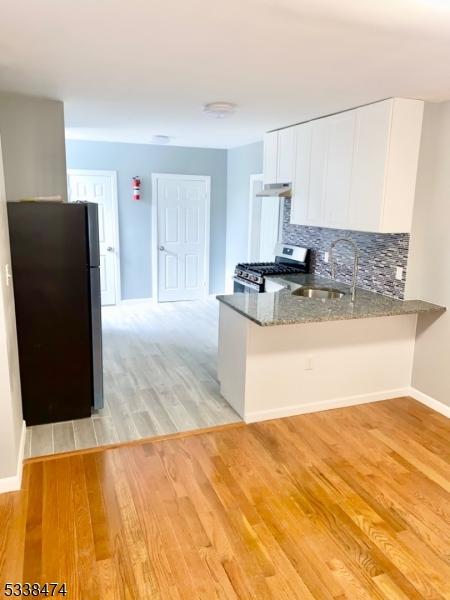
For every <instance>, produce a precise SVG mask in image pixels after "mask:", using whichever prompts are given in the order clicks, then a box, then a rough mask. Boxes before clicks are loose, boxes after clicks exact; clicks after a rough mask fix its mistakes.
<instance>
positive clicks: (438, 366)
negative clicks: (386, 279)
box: [406, 102, 450, 406]
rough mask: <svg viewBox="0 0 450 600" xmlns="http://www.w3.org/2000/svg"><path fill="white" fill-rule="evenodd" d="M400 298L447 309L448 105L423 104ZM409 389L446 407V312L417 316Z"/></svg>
mask: <svg viewBox="0 0 450 600" xmlns="http://www.w3.org/2000/svg"><path fill="white" fill-rule="evenodd" d="M406 297H407V298H419V299H421V300H428V301H430V302H435V303H437V304H441V305H444V306H446V307H447V308H448V309H450V102H445V103H441V104H426V106H425V113H424V121H423V132H422V145H421V152H420V158H419V170H418V177H417V186H416V199H415V206H414V218H413V229H412V233H411V242H410V254H409V262H408V277H407V285H406ZM412 385H413V387H415V388H416V389H418V390H419V391H421V392H422V393H424V394H426V395H428V396H431V397H432V398H434V399H435V400H438V401H440V402H442V403H444V404H446V405H449V406H450V310H448V311H447V312H446V313H445V314H444V315H443V316H441V317H439V318H438V319H436V318H434V317H429V316H428V317H426V316H421V317H420V318H419V322H418V326H417V335H416V346H415V355H414V366H413V375H412Z"/></svg>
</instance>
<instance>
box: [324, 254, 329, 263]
mask: <svg viewBox="0 0 450 600" xmlns="http://www.w3.org/2000/svg"><path fill="white" fill-rule="evenodd" d="M323 260H324V262H326V263H327V262H329V260H330V253H329V252H324V253H323Z"/></svg>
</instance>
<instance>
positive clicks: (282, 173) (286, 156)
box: [277, 127, 295, 183]
mask: <svg viewBox="0 0 450 600" xmlns="http://www.w3.org/2000/svg"><path fill="white" fill-rule="evenodd" d="M294 159H295V127H288V128H287V129H281V130H280V131H279V132H278V164H277V183H291V182H292V176H293V172H294Z"/></svg>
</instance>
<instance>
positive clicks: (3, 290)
mask: <svg viewBox="0 0 450 600" xmlns="http://www.w3.org/2000/svg"><path fill="white" fill-rule="evenodd" d="M2 164H3V163H2V160H1V145H0V492H3V491H9V490H11V489H15V488H17V486H18V485H20V473H21V452H22V447H21V436H22V433H23V420H22V402H21V395H20V378H19V359H18V353H17V335H16V320H15V311H14V295H13V287H12V284H10V285H9V286H7V285H6V277H5V265H10V264H11V256H10V252H9V232H8V218H7V213H6V198H5V186H4V176H3V166H2ZM22 441H23V440H22ZM19 463H20V464H19Z"/></svg>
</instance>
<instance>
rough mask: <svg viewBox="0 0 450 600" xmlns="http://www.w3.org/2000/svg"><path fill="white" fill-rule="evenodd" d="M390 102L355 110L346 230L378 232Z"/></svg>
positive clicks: (382, 199)
mask: <svg viewBox="0 0 450 600" xmlns="http://www.w3.org/2000/svg"><path fill="white" fill-rule="evenodd" d="M392 102H393V101H392V100H387V101H384V102H377V103H375V104H369V105H368V106H362V107H361V108H358V109H356V110H355V111H354V112H356V131H355V150H354V157H353V174H352V188H351V194H350V211H349V228H350V229H356V230H359V231H378V230H379V228H380V223H381V217H382V210H383V201H384V186H385V176H386V162H387V159H388V147H389V132H390V123H391V111H392Z"/></svg>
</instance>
